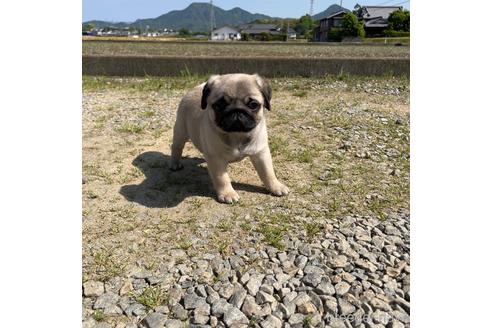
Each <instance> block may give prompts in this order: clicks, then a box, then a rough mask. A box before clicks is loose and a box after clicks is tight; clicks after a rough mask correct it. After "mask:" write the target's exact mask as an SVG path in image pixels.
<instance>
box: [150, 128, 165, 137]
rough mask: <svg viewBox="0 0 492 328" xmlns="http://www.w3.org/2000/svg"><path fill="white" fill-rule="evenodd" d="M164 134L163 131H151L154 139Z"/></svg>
mask: <svg viewBox="0 0 492 328" xmlns="http://www.w3.org/2000/svg"><path fill="white" fill-rule="evenodd" d="M163 133H164V129H161V128H159V129H155V130H154V131H152V137H154V139H159V138H160V137H162V134H163Z"/></svg>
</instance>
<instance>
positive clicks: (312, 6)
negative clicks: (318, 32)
mask: <svg viewBox="0 0 492 328" xmlns="http://www.w3.org/2000/svg"><path fill="white" fill-rule="evenodd" d="M313 9H314V0H311V7H310V8H309V16H311V17H313Z"/></svg>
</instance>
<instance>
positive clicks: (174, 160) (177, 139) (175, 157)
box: [170, 122, 189, 171]
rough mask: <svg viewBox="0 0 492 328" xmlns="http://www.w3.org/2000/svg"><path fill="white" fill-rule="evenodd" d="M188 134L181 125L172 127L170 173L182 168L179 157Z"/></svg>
mask: <svg viewBox="0 0 492 328" xmlns="http://www.w3.org/2000/svg"><path fill="white" fill-rule="evenodd" d="M188 139H189V138H188V134H187V133H186V129H185V127H184V126H183V124H178V122H176V125H174V132H173V144H172V145H171V167H170V169H171V170H172V171H178V170H181V169H182V168H183V164H181V155H182V154H183V148H184V145H185V143H186V142H187V141H188Z"/></svg>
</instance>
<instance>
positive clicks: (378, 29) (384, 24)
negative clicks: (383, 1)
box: [355, 6, 403, 36]
mask: <svg viewBox="0 0 492 328" xmlns="http://www.w3.org/2000/svg"><path fill="white" fill-rule="evenodd" d="M400 9H403V8H402V7H396V6H363V7H360V6H359V7H356V10H355V14H356V16H357V18H358V19H359V20H360V21H363V22H364V30H365V31H366V36H382V35H383V31H384V30H385V29H387V28H388V17H389V16H390V14H391V13H392V12H394V11H397V10H400Z"/></svg>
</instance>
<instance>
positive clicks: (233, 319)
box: [223, 306, 249, 327]
mask: <svg viewBox="0 0 492 328" xmlns="http://www.w3.org/2000/svg"><path fill="white" fill-rule="evenodd" d="M223 321H224V323H225V324H226V325H227V327H238V326H239V325H247V324H248V323H249V320H248V318H247V317H246V315H245V314H244V313H242V312H241V311H240V310H239V309H238V308H236V307H233V306H231V307H230V308H229V309H228V310H227V312H225V313H224V320H223Z"/></svg>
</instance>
